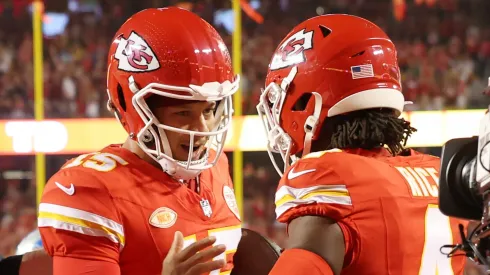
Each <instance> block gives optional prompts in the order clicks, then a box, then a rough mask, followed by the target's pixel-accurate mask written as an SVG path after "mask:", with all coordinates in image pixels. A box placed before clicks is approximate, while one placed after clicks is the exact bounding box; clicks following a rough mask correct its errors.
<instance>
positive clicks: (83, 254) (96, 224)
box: [38, 168, 125, 263]
mask: <svg viewBox="0 0 490 275" xmlns="http://www.w3.org/2000/svg"><path fill="white" fill-rule="evenodd" d="M38 227H39V230H40V232H41V237H42V240H43V245H44V248H45V250H46V251H47V252H48V254H49V255H50V256H52V257H54V256H61V257H72V258H80V259H87V260H99V261H108V262H114V263H118V262H119V253H120V251H121V250H122V248H123V247H124V243H125V241H124V240H125V239H124V228H123V225H122V221H121V218H120V215H119V214H118V212H117V209H116V207H115V205H114V202H113V200H112V197H111V195H110V193H109V192H108V190H107V188H106V187H105V186H104V185H103V184H102V183H101V182H100V180H99V179H98V178H97V177H96V176H95V175H92V174H90V173H89V172H87V171H84V170H77V169H74V168H71V169H62V170H60V171H59V172H58V173H57V174H55V175H54V176H53V177H52V178H51V179H50V180H49V182H48V183H47V185H46V187H45V190H44V194H43V196H42V199H41V204H40V205H39V216H38Z"/></svg>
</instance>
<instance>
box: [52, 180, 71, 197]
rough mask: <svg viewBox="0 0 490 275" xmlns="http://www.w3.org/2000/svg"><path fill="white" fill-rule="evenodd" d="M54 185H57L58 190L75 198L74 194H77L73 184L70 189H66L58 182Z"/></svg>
mask: <svg viewBox="0 0 490 275" xmlns="http://www.w3.org/2000/svg"><path fill="white" fill-rule="evenodd" d="M54 184H56V186H58V188H59V189H61V191H63V192H65V193H66V194H67V195H69V196H73V194H75V186H74V185H73V183H72V184H70V188H66V187H64V186H63V185H62V184H60V183H59V182H56V181H55V182H54Z"/></svg>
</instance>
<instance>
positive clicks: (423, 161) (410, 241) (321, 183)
mask: <svg viewBox="0 0 490 275" xmlns="http://www.w3.org/2000/svg"><path fill="white" fill-rule="evenodd" d="M439 166H440V161H439V159H438V158H436V157H432V156H429V155H424V154H420V153H417V152H415V151H411V155H410V156H397V157H392V156H391V155H390V154H389V153H388V152H387V150H385V149H381V150H374V151H367V150H345V151H341V150H330V151H323V152H315V153H311V154H309V155H307V156H306V157H304V158H303V159H301V160H299V161H298V162H296V163H295V164H294V165H292V166H291V167H290V168H289V170H288V171H287V172H286V174H285V175H284V177H283V178H282V179H281V182H280V184H279V187H278V189H277V193H276V198H275V203H276V214H277V217H278V220H279V221H280V222H284V223H288V222H289V221H291V220H292V219H294V218H295V217H298V216H304V215H317V216H318V215H319V216H325V217H329V218H331V219H333V220H335V221H337V223H338V225H339V226H340V228H341V229H342V232H343V234H344V241H345V248H346V252H345V260H344V268H343V270H342V273H341V274H343V275H351V274H352V275H354V274H356V275H359V274H376V275H382V274H397V275H436V274H451V275H453V274H463V269H464V263H465V261H466V258H465V257H456V258H447V257H446V256H445V255H442V254H441V252H440V248H441V246H443V245H447V244H453V243H460V242H461V239H460V236H459V229H458V224H459V223H463V224H464V225H465V226H466V222H464V221H460V220H457V219H453V218H450V217H447V216H445V215H443V214H442V213H441V212H440V211H439V208H438V205H437V204H438V177H439V175H438V173H439Z"/></svg>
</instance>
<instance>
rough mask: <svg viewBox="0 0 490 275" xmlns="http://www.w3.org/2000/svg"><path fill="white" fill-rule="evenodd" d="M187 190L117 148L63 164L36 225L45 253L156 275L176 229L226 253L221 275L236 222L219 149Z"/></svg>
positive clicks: (187, 241) (188, 238)
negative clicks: (207, 239) (194, 186)
mask: <svg viewBox="0 0 490 275" xmlns="http://www.w3.org/2000/svg"><path fill="white" fill-rule="evenodd" d="M199 178H200V188H199V189H200V190H199V192H198V193H197V192H195V191H193V190H191V189H190V188H188V187H186V186H185V185H182V184H181V183H179V182H177V181H175V180H173V179H172V178H171V177H170V176H168V174H166V173H164V172H163V171H162V170H160V169H158V168H156V167H154V166H152V165H151V164H149V163H147V162H145V161H143V160H142V159H140V158H139V157H137V156H136V155H134V154H133V153H132V152H130V151H128V150H126V149H123V148H122V147H121V146H120V145H113V146H109V147H106V148H105V149H103V150H102V151H101V152H97V153H91V154H86V155H81V156H79V157H77V158H75V159H73V160H71V161H69V162H68V163H67V164H66V165H65V166H63V168H62V169H61V170H60V171H59V172H57V173H56V174H55V175H54V176H53V177H52V178H51V179H50V180H49V182H48V184H47V185H46V188H45V190H44V194H43V197H42V201H41V205H40V206H39V218H38V225H39V229H40V231H41V235H42V239H43V244H44V248H45V250H46V251H47V252H48V253H49V254H50V255H51V256H68V257H74V258H82V259H89V260H100V261H108V262H114V263H118V264H119V266H120V268H121V274H138V275H139V274H145V275H146V274H148V275H152V274H154V275H160V274H161V268H162V262H163V260H164V258H165V256H166V254H167V252H168V250H169V248H170V246H171V243H172V241H173V237H174V232H175V231H177V230H179V231H181V232H182V233H183V234H184V236H186V237H185V245H189V244H191V243H192V242H195V241H196V240H199V239H201V238H204V237H206V236H208V235H213V236H215V237H216V239H217V241H216V243H215V244H224V245H226V247H227V251H226V252H225V253H224V254H222V255H220V256H218V257H217V258H216V259H220V258H221V259H226V260H227V265H226V266H225V267H224V268H223V269H222V270H216V271H213V272H212V273H211V274H228V273H229V272H230V270H231V268H232V267H233V263H232V259H233V257H232V256H233V253H234V252H235V250H236V248H237V246H238V242H239V241H240V238H241V227H240V225H241V222H240V218H239V213H238V208H237V204H236V200H235V197H234V193H233V185H232V182H231V179H230V175H229V171H228V160H227V159H226V156H225V155H224V154H223V156H222V157H221V159H220V160H219V162H218V163H217V164H216V166H214V167H213V168H211V169H208V170H206V171H204V172H202V173H201V175H200V177H199Z"/></svg>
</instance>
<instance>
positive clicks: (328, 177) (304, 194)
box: [275, 152, 352, 223]
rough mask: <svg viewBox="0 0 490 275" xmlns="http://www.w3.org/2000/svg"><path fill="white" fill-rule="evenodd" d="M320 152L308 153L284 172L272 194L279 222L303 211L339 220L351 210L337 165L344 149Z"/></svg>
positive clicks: (307, 213) (304, 213)
mask: <svg viewBox="0 0 490 275" xmlns="http://www.w3.org/2000/svg"><path fill="white" fill-rule="evenodd" d="M324 154H328V155H324ZM324 154H318V155H317V153H313V154H310V155H308V156H306V157H304V158H303V159H301V160H299V161H297V162H296V163H295V164H294V165H292V166H291V167H290V168H289V169H288V171H286V173H285V174H284V176H283V178H282V179H281V181H280V183H279V187H278V189H277V191H276V195H275V204H276V216H277V220H278V221H279V222H282V223H289V222H290V221H291V220H293V219H295V218H297V217H299V216H307V215H314V216H325V217H328V218H330V219H333V220H335V221H340V220H342V219H344V218H345V217H347V216H349V214H350V213H351V212H352V200H351V196H350V192H349V188H348V179H346V178H345V177H341V175H340V174H341V173H340V171H339V169H337V168H338V167H339V161H341V158H342V154H344V153H341V152H328V153H324ZM347 165H348V164H347Z"/></svg>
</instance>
